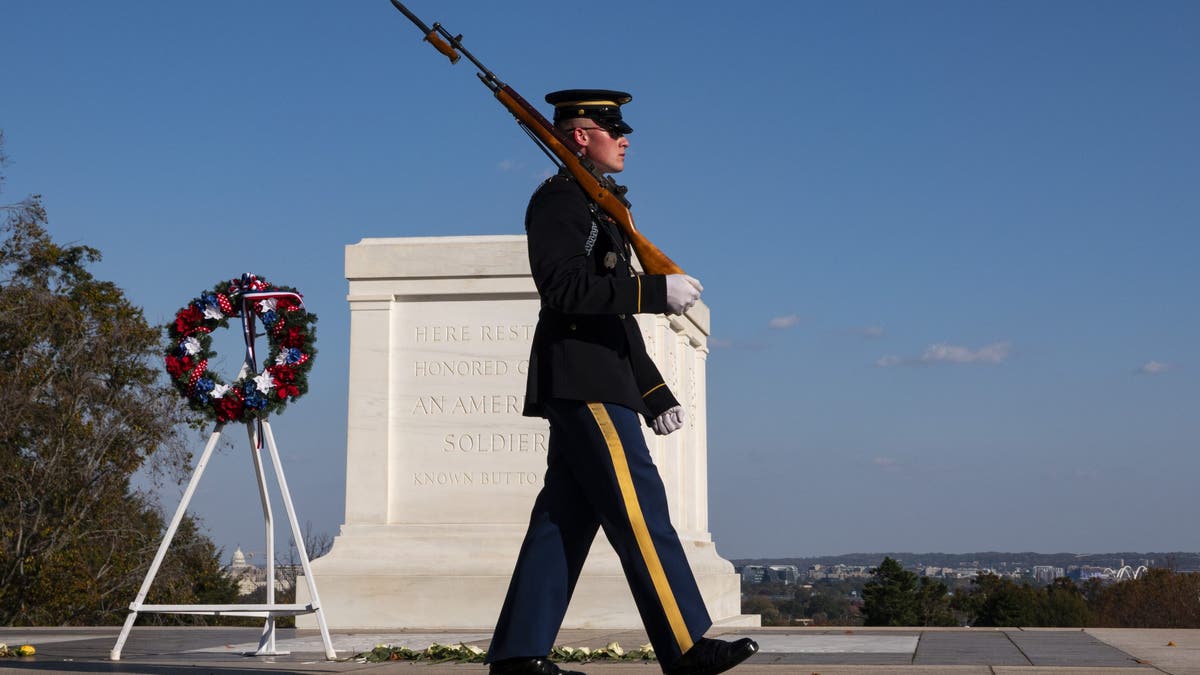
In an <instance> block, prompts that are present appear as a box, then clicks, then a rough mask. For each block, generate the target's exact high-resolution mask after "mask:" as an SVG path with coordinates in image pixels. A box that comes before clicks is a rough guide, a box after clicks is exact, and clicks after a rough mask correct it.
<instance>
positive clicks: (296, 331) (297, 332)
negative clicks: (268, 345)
mask: <svg viewBox="0 0 1200 675" xmlns="http://www.w3.org/2000/svg"><path fill="white" fill-rule="evenodd" d="M304 338H305V335H304V329H303V328H300V327H299V326H289V327H288V330H287V334H286V335H284V336H282V337H281V338H279V344H281V345H283V346H284V347H303V346H304Z"/></svg>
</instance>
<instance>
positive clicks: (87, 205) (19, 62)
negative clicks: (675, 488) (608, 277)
mask: <svg viewBox="0 0 1200 675" xmlns="http://www.w3.org/2000/svg"><path fill="white" fill-rule="evenodd" d="M410 6H411V8H412V9H413V10H414V11H415V12H417V13H418V14H419V15H421V16H422V17H423V18H425V20H426V21H427V22H429V23H432V22H433V21H441V22H442V23H444V24H445V25H447V26H448V27H449V29H450V30H452V31H455V32H461V33H464V34H465V38H464V40H465V43H466V45H467V46H468V48H469V49H471V50H472V51H473V52H474V53H475V54H476V55H477V56H479V57H480V58H481V59H482V60H483V61H484V62H485V63H486V64H488V65H489V67H491V69H492V70H493V71H495V72H496V73H497V74H498V75H499V76H500V77H501V78H503V79H505V80H506V81H507V82H508V83H509V84H511V85H513V86H514V87H515V88H516V89H517V90H518V91H520V92H521V93H523V94H524V95H525V97H526V98H528V99H529V100H531V101H540V100H541V96H542V95H543V94H544V93H545V92H547V91H551V90H555V89H562V88H570V87H604V88H615V89H623V90H627V91H630V92H631V93H633V95H634V101H633V103H631V104H630V105H629V106H628V107H627V108H626V119H627V120H628V121H629V122H630V123H631V124H632V126H633V127H634V129H635V130H636V131H635V133H634V134H633V135H632V136H631V137H630V140H631V142H632V147H631V150H630V155H629V161H628V163H627V166H628V169H627V170H626V172H625V173H624V174H622V175H621V177H620V180H621V181H622V182H623V183H626V184H627V185H629V187H630V193H629V197H630V199H631V201H632V202H633V204H634V213H635V216H636V217H637V220H638V223H639V226H640V228H641V229H642V230H643V231H644V232H645V233H646V234H647V235H648V236H649V237H650V238H651V239H652V240H653V241H654V242H655V243H656V244H657V245H658V246H659V247H661V248H662V249H663V250H664V251H666V252H667V253H668V254H669V255H671V257H673V258H674V259H675V260H677V261H678V262H679V263H680V264H681V265H682V266H683V267H684V268H685V269H687V270H688V271H689V272H690V273H692V274H694V275H695V276H697V277H699V278H700V279H701V280H702V281H703V283H704V286H705V293H704V300H705V302H707V303H708V305H709V306H710V307H711V309H712V313H713V352H712V354H711V357H710V359H709V410H710V419H709V433H710V438H709V453H710V457H709V466H710V481H709V482H710V496H711V503H710V514H711V519H710V520H711V529H712V532H713V535H714V537H715V539H716V541H717V545H718V550H719V551H720V552H721V553H722V554H723V555H725V556H726V557H744V556H767V555H820V554H837V553H847V552H854V551H882V550H909V551H948V552H963V551H973V550H1034V551H1046V552H1049V551H1064V550H1065V551H1077V552H1088V551H1128V550H1143V551H1145V550H1158V551H1162V550H1197V548H1200V542H1198V540H1197V538H1196V535H1195V532H1194V531H1193V530H1192V528H1191V527H1189V526H1188V524H1189V523H1190V520H1191V514H1192V513H1193V512H1194V511H1195V508H1196V498H1195V494H1196V490H1195V481H1196V479H1197V477H1198V476H1200V457H1198V453H1197V449H1200V442H1198V437H1200V433H1198V432H1200V428H1198V424H1197V421H1196V420H1197V411H1198V410H1200V389H1198V387H1197V381H1198V380H1197V376H1196V374H1197V372H1198V370H1200V359H1198V358H1197V345H1198V344H1200V316H1198V312H1197V301H1196V292H1197V289H1198V288H1200V272H1198V271H1197V254H1196V252H1197V250H1200V236H1198V235H1197V225H1200V191H1198V190H1197V188H1196V186H1197V185H1198V183H1200V126H1198V125H1197V124H1196V120H1197V119H1200V41H1198V40H1196V35H1197V34H1198V33H1200V5H1197V4H1196V3H1193V2H1168V1H1157V2H1149V3H1135V2H1107V1H1090V2H1074V1H1063V2H1053V3H1046V2H1027V1H1014V2H980V1H974V0H965V1H954V2H950V1H944V2H926V1H921V2H917V1H914V2H903V3H899V2H882V1H879V2H853V1H851V2H754V1H752V0H751V1H747V2H741V3H736V4H735V3H712V2H693V3H687V4H683V3H646V2H632V1H624V0H615V1H614V2H608V3H601V4H595V3H588V4H583V3H569V2H542V1H532V0H531V1H528V2H508V3H499V2H488V3H484V2H420V1H418V0H413V2H412V3H411V5H410ZM0 24H2V25H3V26H4V27H5V30H4V37H3V39H2V40H0V63H3V64H5V65H4V67H3V68H0V128H2V129H3V130H4V132H5V136H6V152H7V154H8V155H9V157H10V158H11V160H12V161H11V163H10V165H9V166H8V167H7V169H6V173H7V176H8V178H7V182H6V185H5V193H4V194H3V195H0V198H2V200H3V201H5V202H11V201H17V200H19V199H20V198H22V197H23V196H25V195H26V194H29V193H40V194H42V195H43V196H44V199H45V205H46V207H47V208H48V210H49V213H50V219H51V232H52V233H53V235H54V236H55V237H56V238H57V239H59V240H60V241H72V242H80V243H86V244H89V245H92V246H95V247H98V248H99V249H101V250H102V252H103V253H104V260H103V262H102V263H101V264H99V265H98V266H97V273H98V274H99V275H100V276H102V277H105V278H109V279H112V280H114V281H116V282H117V283H119V284H120V285H121V286H122V287H123V288H125V289H126V290H127V291H128V293H129V295H130V297H131V298H132V299H133V301H134V302H136V303H138V304H140V305H142V306H143V307H145V309H146V314H147V317H148V319H149V320H150V321H152V322H155V323H163V322H165V321H167V320H168V319H170V318H171V316H172V315H173V314H174V312H175V310H176V309H178V307H179V306H181V305H182V304H183V303H184V302H185V301H186V300H188V299H189V298H191V297H193V296H194V295H196V294H197V293H198V292H200V291H201V290H204V289H207V288H209V287H211V286H212V285H213V284H215V283H216V282H217V281H218V280H221V279H224V278H228V277H230V276H234V275H237V274H240V273H241V272H243V271H254V272H256V273H258V274H260V275H263V276H266V277H267V278H269V279H271V280H272V281H275V282H276V283H283V284H288V285H292V286H296V287H298V288H299V289H300V290H301V291H302V292H304V294H305V296H306V299H307V301H308V304H309V307H310V308H311V309H312V311H314V312H316V313H317V314H318V315H319V316H320V323H319V326H318V330H319V342H318V347H319V349H320V356H319V357H318V361H317V363H316V365H315V367H314V370H313V374H312V380H311V382H312V390H311V393H310V394H309V395H308V396H306V397H305V398H303V399H302V400H301V401H300V402H298V403H297V404H295V405H294V409H293V410H292V411H290V412H289V414H287V415H286V416H285V417H284V418H282V419H281V421H280V422H278V423H276V424H275V429H276V436H277V438H278V439H279V441H280V444H281V446H282V450H283V451H284V454H285V468H286V469H287V470H288V476H289V483H290V487H291V489H292V492H293V494H294V495H295V496H296V498H297V499H296V501H297V508H298V509H299V511H300V514H301V519H302V520H311V521H312V523H313V527H314V529H315V530H317V531H324V532H328V533H330V534H333V533H336V530H337V527H338V525H339V524H340V523H341V520H342V509H343V505H344V501H343V500H344V477H345V467H344V452H345V425H346V394H347V391H346V389H347V382H346V376H345V372H346V364H347V360H348V357H347V353H346V352H347V342H348V314H349V312H348V308H347V305H346V302H345V294H346V282H345V279H344V276H343V250H344V246H345V245H347V244H352V243H355V242H357V241H358V240H359V239H361V238H363V237H389V236H429V235H463V234H513V233H519V232H521V227H522V226H521V223H522V215H523V212H524V206H525V202H526V201H527V199H528V196H529V194H530V192H531V191H532V190H533V188H534V187H535V186H536V185H537V183H538V182H539V181H540V179H541V178H542V177H543V176H544V175H545V173H546V171H547V169H548V162H547V161H546V160H545V158H544V157H543V156H542V155H541V154H540V152H538V151H537V150H536V148H535V147H534V146H533V145H532V144H531V143H530V142H529V140H528V139H526V137H525V136H524V134H522V133H521V132H520V130H519V129H518V128H517V127H516V126H515V125H514V124H513V122H512V120H511V118H510V117H509V116H508V115H507V113H505V112H504V111H503V110H502V109H501V108H500V106H499V105H498V104H496V102H495V101H494V100H493V99H492V98H491V97H490V95H489V94H488V93H487V91H486V90H485V89H484V88H483V87H482V86H481V85H480V84H479V83H478V82H477V81H476V79H475V78H474V75H473V70H472V69H471V68H470V67H469V64H465V62H464V63H460V64H458V65H456V66H453V67H451V66H450V65H449V64H448V62H446V60H445V59H444V58H443V57H441V56H440V55H438V54H437V53H435V52H434V51H433V50H432V49H430V48H429V47H428V46H427V45H424V44H422V43H421V42H420V40H419V35H418V33H417V31H416V29H415V28H414V27H413V26H412V25H411V24H409V23H408V22H407V20H406V19H404V17H403V16H401V15H400V14H399V13H397V12H396V11H395V10H394V9H393V8H392V7H391V5H390V4H389V3H388V2H387V1H386V0H373V1H370V2H368V1H366V0H360V1H358V2H315V1H308V0H303V1H301V0H295V1H291V2H277V1H267V0H263V1H261V2H253V3H246V2H231V1H224V2H222V1H216V2H208V3H204V4H203V5H185V4H179V3H161V2H149V1H144V2H132V1H130V2H112V3H94V2H82V1H75V2H63V1H56V0H49V1H42V2H28V1H25V2H19V1H16V0H6V1H5V2H2V3H0ZM230 333H232V331H230ZM235 339H236V336H232V337H231V338H230V340H235ZM225 345H226V346H225V347H221V343H218V348H219V349H220V350H221V351H222V353H234V352H232V351H231V350H234V349H235V345H236V343H235V342H233V341H228V342H226V343H225ZM232 361H236V357H232V358H231V362H232ZM231 369H234V370H235V369H236V364H233V365H231ZM234 441H235V443H233V444H231V446H230V447H229V448H228V449H226V450H224V451H223V453H222V455H221V456H220V457H219V460H220V461H217V462H214V463H213V464H212V465H211V467H210V469H209V473H208V474H207V475H206V478H205V481H204V483H203V484H202V489H201V492H200V494H199V495H198V496H197V498H196V501H195V508H196V510H197V512H198V513H200V515H202V516H203V517H204V518H205V520H206V522H207V524H208V526H209V529H210V533H211V534H212V535H213V537H214V539H216V541H217V542H218V543H219V544H221V545H223V546H225V547H226V548H227V549H228V550H232V548H233V547H234V546H236V545H239V544H240V545H241V546H242V547H243V548H245V549H246V550H248V551H252V550H261V547H262V544H261V541H262V534H261V532H260V530H261V526H260V525H257V524H256V523H257V522H259V521H258V518H259V515H258V513H259V512H258V508H259V507H258V504H257V497H256V495H255V494H254V492H253V490H254V487H253V482H252V480H251V475H250V471H249V467H250V463H249V461H248V458H247V457H246V456H245V448H244V446H245V441H243V440H241V439H240V438H234ZM200 447H202V439H200V440H198V441H197V444H196V448H197V451H198V450H199V449H200ZM163 501H164V503H165V504H167V505H168V506H170V505H173V504H174V503H175V501H177V496H176V495H175V494H174V493H173V492H172V493H168V494H166V495H164V497H163ZM281 517H282V510H280V509H277V518H281ZM286 538H287V537H286V535H283V540H284V541H286Z"/></svg>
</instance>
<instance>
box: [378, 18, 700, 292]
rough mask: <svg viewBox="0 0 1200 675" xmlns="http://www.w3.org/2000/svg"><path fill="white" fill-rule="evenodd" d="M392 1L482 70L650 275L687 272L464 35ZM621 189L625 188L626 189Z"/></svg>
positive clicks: (443, 48)
mask: <svg viewBox="0 0 1200 675" xmlns="http://www.w3.org/2000/svg"><path fill="white" fill-rule="evenodd" d="M391 3H392V5H394V6H395V7H396V9H398V10H400V12H401V13H403V14H404V16H407V17H408V18H409V20H411V21H412V22H413V23H415V24H416V25H417V28H419V29H420V30H421V33H422V34H423V35H424V36H425V40H426V41H427V42H429V44H431V45H433V47H434V48H435V49H437V50H438V51H439V52H441V53H442V54H443V55H445V56H446V57H447V58H449V59H450V63H455V62H456V61H458V59H459V54H458V52H462V54H463V55H465V56H466V57H467V58H468V59H469V60H470V61H471V63H473V64H475V66H476V67H477V68H479V70H480V71H482V72H480V73H479V79H480V80H482V81H483V83H484V85H485V86H487V88H488V89H491V90H492V93H493V94H495V95H496V98H497V99H498V100H499V101H500V104H501V105H503V106H504V107H505V108H507V109H508V111H509V112H510V113H512V115H513V117H515V118H516V119H517V124H520V125H521V126H522V127H524V128H525V129H526V130H527V131H528V132H529V133H530V135H531V136H532V137H533V139H534V141H536V142H537V143H538V145H540V146H541V148H542V150H543V151H545V152H546V153H547V154H549V155H551V158H552V159H557V161H558V162H560V163H561V164H562V166H564V167H566V169H567V171H569V172H571V175H572V176H574V177H575V180H576V181H577V182H578V183H579V185H580V186H581V187H582V188H583V191H584V192H585V193H586V194H587V196H588V198H589V199H591V200H592V201H593V202H594V203H595V204H596V206H597V207H599V208H600V210H601V211H604V213H605V214H607V215H608V216H609V217H610V218H612V219H613V221H614V222H616V224H617V226H618V227H620V228H621V230H622V231H624V232H625V235H626V236H627V237H629V242H630V244H631V245H632V246H633V251H634V253H636V254H637V257H638V260H640V261H641V263H642V269H643V270H644V271H645V272H646V274H683V273H684V272H683V269H682V268H680V267H679V265H677V264H675V261H673V260H671V259H670V258H669V257H667V254H666V253H663V252H662V250H660V249H659V248H658V247H657V246H655V245H654V244H652V243H651V242H650V240H649V239H647V238H646V237H645V236H644V235H642V233H641V232H638V230H637V228H636V227H635V226H634V224H633V214H632V213H630V212H629V206H628V202H626V201H625V199H624V198H623V197H621V196H620V195H618V194H615V193H614V192H613V190H612V189H610V187H609V186H611V187H612V188H615V187H617V186H616V183H615V182H613V181H612V179H610V178H604V177H601V176H598V175H597V174H596V173H595V172H594V171H593V170H592V169H591V167H590V166H588V165H587V164H585V163H584V160H583V158H582V157H580V156H579V155H577V154H576V153H575V152H574V151H572V150H571V149H570V147H568V143H569V141H568V140H567V139H566V138H565V137H564V136H562V134H561V133H560V132H559V131H558V129H557V128H555V126H554V125H553V124H551V123H550V121H549V120H547V119H546V118H545V117H544V116H542V114H541V113H539V112H538V111H537V108H534V107H533V106H532V105H530V104H529V102H528V101H526V100H525V99H524V98H522V97H521V95H520V94H518V93H517V92H516V91H515V90H513V88H512V87H510V86H508V85H507V84H504V83H503V82H501V81H500V80H499V78H497V77H496V76H495V75H494V74H493V73H492V71H490V70H488V69H487V68H486V67H484V65H483V64H482V63H480V62H479V60H478V59H476V58H475V57H474V56H473V55H472V54H471V53H470V52H468V51H467V50H466V49H463V46H462V36H461V35H451V34H450V33H449V32H448V31H447V30H446V29H445V28H443V27H442V26H441V24H437V23H435V24H433V27H432V28H430V27H429V26H426V25H425V24H424V23H423V22H422V21H421V20H420V19H418V18H417V16H416V15H415V14H413V13H412V12H411V11H409V10H408V8H407V7H405V6H404V5H403V4H401V3H400V2H399V0H391ZM439 35H441V36H442V37H444V38H445V39H446V41H445V42H443V41H442V40H440V39H439V38H438V36H439ZM455 50H457V51H455ZM621 189H622V190H623V189H624V188H621Z"/></svg>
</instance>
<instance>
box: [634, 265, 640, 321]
mask: <svg viewBox="0 0 1200 675" xmlns="http://www.w3.org/2000/svg"><path fill="white" fill-rule="evenodd" d="M634 279H637V282H638V305H637V307H638V309H637V313H638V314H641V313H642V275H640V274H639V275H637V276H636V277H634Z"/></svg>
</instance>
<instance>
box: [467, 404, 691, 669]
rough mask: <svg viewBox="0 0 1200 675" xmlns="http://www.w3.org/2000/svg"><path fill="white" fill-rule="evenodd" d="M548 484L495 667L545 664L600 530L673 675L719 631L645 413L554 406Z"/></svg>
mask: <svg viewBox="0 0 1200 675" xmlns="http://www.w3.org/2000/svg"><path fill="white" fill-rule="evenodd" d="M546 409H547V411H548V416H549V418H550V446H549V451H548V455H547V459H546V462H547V468H546V479H545V485H544V486H543V487H542V491H541V492H540V493H539V494H538V496H537V500H536V501H535V502H534V504H533V513H532V515H531V516H530V518H529V529H528V530H527V531H526V533H525V541H524V543H523V544H521V553H520V555H519V557H518V558H517V567H516V570H514V571H513V576H512V582H511V583H510V584H509V587H508V596H507V597H506V598H505V599H504V608H503V609H502V610H501V611H500V619H499V621H498V622H497V624H496V632H495V634H494V635H493V636H492V644H491V647H490V648H489V649H488V654H487V661H488V662H489V663H491V662H493V661H499V660H501V659H508V658H514V657H537V658H542V657H545V656H546V655H547V654H548V653H549V652H550V649H551V647H553V646H554V638H555V637H556V636H557V635H558V629H559V626H561V625H562V620H563V616H565V615H566V613H567V604H568V603H569V602H570V600H571V593H572V592H573V591H574V590H575V582H576V581H577V580H578V579H579V571H580V570H581V569H583V562H584V560H585V559H586V558H587V554H588V549H589V548H590V547H591V545H592V540H593V539H595V537H596V530H597V528H599V527H603V528H604V534H605V535H607V536H608V540H609V542H610V543H612V547H613V549H615V550H616V552H617V556H618V557H619V558H620V559H621V567H622V568H623V569H624V571H625V578H626V579H627V580H628V582H629V589H630V590H631V591H633V599H634V602H636V603H637V608H638V613H639V614H641V617H642V624H643V625H644V626H645V628H646V633H647V634H648V635H649V636H650V643H651V644H652V645H654V652H655V654H657V656H658V659H659V664H660V665H661V666H662V667H663V668H668V667H670V666H671V664H673V663H674V662H675V661H676V660H678V659H679V657H680V655H682V654H683V652H686V651H687V650H688V649H690V648H691V646H692V644H693V642H694V641H695V640H698V639H699V638H700V636H702V635H703V634H704V632H705V631H707V630H708V629H709V627H710V626H712V620H711V619H710V618H709V616H708V610H707V609H705V607H704V599H703V598H702V597H701V596H700V589H699V588H697V586H696V579H695V577H694V576H693V575H692V570H691V567H689V566H688V561H687V557H686V556H685V555H684V552H683V546H681V545H680V543H679V536H678V535H677V534H676V533H675V528H674V527H673V526H672V525H671V519H670V515H669V514H668V513H667V494H666V491H665V490H664V489H663V483H662V478H661V477H659V475H658V468H657V467H656V466H654V461H653V460H652V459H651V458H650V450H649V449H648V448H647V447H646V441H645V439H644V438H643V437H642V430H641V424H640V420H639V419H638V416H637V413H635V412H633V411H632V410H630V409H628V408H625V407H623V406H619V405H614V404H611V403H583V402H581V401H561V400H559V401H551V402H549V403H548V404H547V405H546Z"/></svg>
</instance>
